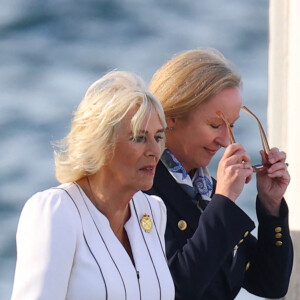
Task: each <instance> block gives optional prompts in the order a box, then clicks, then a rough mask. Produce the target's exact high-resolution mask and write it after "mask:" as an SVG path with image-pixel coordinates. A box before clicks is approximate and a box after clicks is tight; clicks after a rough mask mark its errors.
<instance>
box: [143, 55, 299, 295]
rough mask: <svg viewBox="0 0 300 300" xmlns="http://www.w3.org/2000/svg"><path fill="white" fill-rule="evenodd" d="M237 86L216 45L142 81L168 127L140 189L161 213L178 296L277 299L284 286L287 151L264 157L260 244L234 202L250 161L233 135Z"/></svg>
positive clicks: (288, 260) (289, 257)
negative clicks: (213, 164) (150, 178)
mask: <svg viewBox="0 0 300 300" xmlns="http://www.w3.org/2000/svg"><path fill="white" fill-rule="evenodd" d="M240 88H241V78H240V75H239V74H238V73H237V72H236V71H235V69H234V67H233V66H232V64H231V63H230V62H229V61H228V60H227V59H226V58H225V57H224V56H223V55H222V54H221V53H220V52H218V51H217V50H215V49H195V50H190V51H186V52H183V53H181V54H180V55H177V56H175V57H174V58H172V59H171V60H169V61H168V62H166V63H165V64H164V65H163V66H162V67H161V68H160V69H159V70H158V71H157V72H156V73H155V74H154V76H153V78H152V80H151V82H150V85H149V91H150V92H151V93H153V94H154V95H155V96H156V97H157V98H158V99H159V100H160V102H161V104H162V106H163V108H164V111H165V115H166V121H167V130H166V150H165V151H164V152H163V154H162V157H161V160H160V162H159V164H158V166H157V170H156V174H155V178H154V185H153V187H152V189H151V190H149V191H147V193H149V194H150V195H157V196H159V197H161V198H162V199H163V201H164V203H165V205H166V207H167V216H168V217H167V228H166V234H165V239H166V253H167V258H168V262H169V267H170V270H171V273H172V276H173V279H174V283H175V289H176V299H177V300H179V299H180V300H182V299H186V300H190V299H193V300H200V299H201V300H204V299H207V300H215V299H220V300H221V299H222V300H224V299H226V300H228V299H234V298H235V297H236V295H237V294H238V292H239V291H240V289H241V287H244V288H245V289H247V290H248V291H249V292H250V293H253V294H255V295H258V296H261V297H267V298H280V297H283V296H284V295H285V293H286V292H287V289H288V284H289V279H290V274H291V269H292V262H293V247H292V242H291V238H290V234H289V226H288V208H287V204H286V202H285V200H284V199H283V195H284V192H285V190H286V188H287V186H288V184H289V181H290V177H289V174H288V171H287V168H286V163H285V159H286V155H285V153H284V152H281V151H279V150H278V149H277V148H272V149H270V150H268V151H267V152H268V153H267V152H264V151H262V152H261V156H262V164H263V168H261V169H260V171H258V172H257V191H258V195H257V202H256V203H257V217H258V221H259V226H258V239H257V238H255V237H254V236H253V235H252V234H250V232H251V231H252V230H253V229H254V227H255V226H254V222H253V221H252V220H251V219H250V218H249V216H248V215H247V214H246V213H245V212H244V211H243V210H242V209H240V208H239V206H238V205H237V204H236V200H237V199H238V197H239V195H240V194H241V192H242V190H243V188H244V185H245V183H248V182H249V181H250V180H251V178H252V173H253V167H252V166H251V164H250V157H249V156H248V155H247V153H246V150H245V148H244V147H243V146H242V145H241V144H239V143H236V142H235V141H234V137H233V127H234V123H235V122H236V120H237V119H238V118H239V115H240V110H241V107H242V97H241V94H240ZM230 143H231V144H230ZM221 147H225V148H226V150H225V152H224V154H223V156H222V158H221V159H220V162H219V165H218V170H217V180H215V179H214V178H212V177H211V176H210V174H209V171H208V169H207V166H208V165H209V163H210V161H211V159H212V158H213V156H214V155H215V154H216V153H217V151H218V150H219V149H220V148H221Z"/></svg>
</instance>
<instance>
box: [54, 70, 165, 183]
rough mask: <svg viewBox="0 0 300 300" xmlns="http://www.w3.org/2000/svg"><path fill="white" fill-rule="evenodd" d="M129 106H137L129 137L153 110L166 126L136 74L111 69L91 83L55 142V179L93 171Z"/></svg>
mask: <svg viewBox="0 0 300 300" xmlns="http://www.w3.org/2000/svg"><path fill="white" fill-rule="evenodd" d="M131 109H137V111H136V113H135V114H134V116H133V118H132V119H131V127H132V128H131V130H132V132H133V137H136V135H137V134H138V131H139V130H140V127H141V125H142V123H143V121H144V120H145V119H147V118H150V116H149V114H150V113H151V112H152V111H153V110H155V111H156V112H157V113H158V116H159V118H160V121H161V123H162V126H163V127H166V122H165V117H164V112H163V108H162V106H161V104H160V103H159V101H158V100H157V99H156V98H155V96H153V95H152V94H151V93H149V92H148V91H147V89H146V87H145V84H144V82H143V80H142V79H141V78H140V77H139V76H137V75H134V74H132V73H128V72H124V71H112V72H109V73H107V74H106V75H104V76H103V77H102V78H100V79H99V80H97V81H96V82H94V83H93V84H92V85H91V86H90V87H89V89H88V90H87V92H86V94H85V96H84V98H83V100H82V101H81V103H80V104H79V106H78V108H77V110H76V112H75V113H74V118H73V120H72V124H71V130H70V132H69V134H68V135H67V136H66V137H65V138H64V139H63V140H61V141H59V142H58V143H56V146H57V147H58V150H56V151H54V156H55V165H56V178H57V180H58V181H59V182H61V183H64V182H71V181H76V180H79V179H81V178H82V177H84V176H86V175H88V174H94V173H96V172H97V171H98V170H99V169H100V168H101V167H102V166H103V165H104V164H105V163H106V161H107V159H108V156H109V155H110V154H111V153H112V152H113V151H114V147H115V133H116V127H117V126H118V125H119V124H120V122H121V121H122V120H123V118H124V117H125V116H126V114H127V113H128V112H129V111H130V110H131Z"/></svg>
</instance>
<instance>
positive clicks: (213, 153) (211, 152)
mask: <svg viewBox="0 0 300 300" xmlns="http://www.w3.org/2000/svg"><path fill="white" fill-rule="evenodd" d="M205 150H206V151H207V152H208V153H209V154H210V155H215V154H216V153H217V151H218V150H219V149H215V150H212V149H208V148H205Z"/></svg>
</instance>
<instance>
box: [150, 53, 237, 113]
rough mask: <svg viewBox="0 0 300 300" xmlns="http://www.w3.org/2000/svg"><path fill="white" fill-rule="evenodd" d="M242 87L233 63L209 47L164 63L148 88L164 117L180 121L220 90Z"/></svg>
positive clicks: (183, 54) (180, 55)
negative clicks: (162, 110) (156, 99)
mask: <svg viewBox="0 0 300 300" xmlns="http://www.w3.org/2000/svg"><path fill="white" fill-rule="evenodd" d="M241 84H242V83H241V77H240V75H239V74H238V73H237V72H236V71H235V70H234V66H233V64H232V63H230V62H229V61H228V60H227V59H226V58H225V57H224V56H223V55H222V54H221V53H220V52H219V51H217V50H216V49H212V48H209V49H194V50H189V51H186V52H183V53H181V54H179V55H177V56H175V57H174V58H172V59H171V60H169V61H167V62H166V63H165V64H164V65H163V66H162V67H161V68H160V69H159V70H158V71H157V72H156V73H155V74H154V75H153V77H152V79H151V82H150V84H149V87H148V88H149V91H150V92H151V93H153V94H154V95H155V96H156V97H157V98H158V99H159V101H160V102H161V104H162V106H163V108H164V112H165V116H166V118H182V117H186V116H188V115H189V113H190V112H192V111H193V110H195V109H196V108H197V107H198V106H199V105H200V104H201V103H203V102H204V101H207V100H208V99H209V98H211V97H212V96H214V95H216V94H217V93H219V92H221V91H222V90H223V89H225V88H228V87H239V88H240V87H241Z"/></svg>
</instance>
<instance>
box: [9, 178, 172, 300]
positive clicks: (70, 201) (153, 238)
mask: <svg viewBox="0 0 300 300" xmlns="http://www.w3.org/2000/svg"><path fill="white" fill-rule="evenodd" d="M130 210H131V217H130V219H129V220H128V221H127V223H126V224H125V229H126V231H127V234H128V238H129V241H130V245H131V248H132V253H133V258H134V262H135V265H133V263H132V261H131V259H130V257H129V255H128V254H127V252H126V250H125V249H124V247H123V246H122V244H121V243H120V242H119V240H118V239H117V237H116V236H115V235H114V233H113V231H112V230H111V228H110V225H109V221H108V219H107V218H106V217H105V216H104V215H103V214H101V213H100V212H99V211H98V210H97V209H96V208H95V206H94V205H93V204H92V202H91V201H90V200H89V199H88V197H87V196H86V195H85V193H84V192H83V190H82V189H81V188H80V187H79V185H77V184H76V183H67V184H62V185H60V186H58V187H56V188H52V189H48V190H46V191H43V192H40V193H37V194H35V195H34V196H32V197H31V198H30V199H29V200H28V201H27V203H26V204H25V206H24V208H23V211H22V213H21V217H20V221H19V225H18V231H17V264H16V271H15V280H14V287H13V293H12V300H37V299H38V300H63V299H68V300H94V299H95V300H96V299H97V300H99V299H100V300H102V299H103V300H104V299H105V300H123V299H124V300H126V299H127V300H135V299H136V300H171V299H174V293H175V292H174V285H173V281H172V278H171V275H170V272H169V269H168V266H167V262H166V258H165V253H164V251H165V249H164V248H165V246H164V245H165V244H164V231H165V226H166V208H165V205H164V204H163V202H162V201H161V199H160V198H158V197H150V196H148V195H146V194H144V193H142V192H137V193H136V194H135V195H134V197H133V199H132V200H131V201H130ZM144 213H147V214H148V215H149V216H150V217H151V219H152V220H153V223H154V226H153V228H152V230H151V232H150V233H147V232H145V231H144V230H143V228H142V227H141V225H140V219H141V217H142V216H143V214H144Z"/></svg>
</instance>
